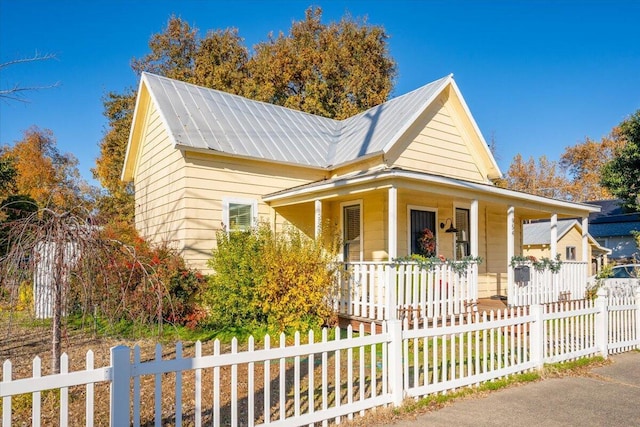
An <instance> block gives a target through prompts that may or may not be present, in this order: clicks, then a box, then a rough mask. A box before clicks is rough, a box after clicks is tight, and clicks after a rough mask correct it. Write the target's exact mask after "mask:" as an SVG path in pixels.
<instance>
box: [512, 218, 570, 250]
mask: <svg viewBox="0 0 640 427" xmlns="http://www.w3.org/2000/svg"><path fill="white" fill-rule="evenodd" d="M575 225H578V226H579V224H578V221H576V220H575V219H563V220H558V239H561V238H562V236H564V235H565V234H567V233H568V232H569V230H571V227H573V226H575ZM580 229H582V227H580ZM522 243H523V244H525V245H548V244H550V243H551V223H550V222H549V221H540V222H533V223H529V224H524V227H523V236H522Z"/></svg>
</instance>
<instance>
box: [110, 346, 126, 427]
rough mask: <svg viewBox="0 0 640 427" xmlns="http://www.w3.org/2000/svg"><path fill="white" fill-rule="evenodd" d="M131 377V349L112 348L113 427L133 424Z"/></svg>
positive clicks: (111, 408)
mask: <svg viewBox="0 0 640 427" xmlns="http://www.w3.org/2000/svg"><path fill="white" fill-rule="evenodd" d="M130 377H131V359H130V350H129V347H126V346H124V345H119V346H116V347H111V402H110V420H111V423H110V425H111V427H117V426H128V425H130V424H131V420H130V417H129V411H130V408H131V402H130V396H129V393H130V391H129V389H130V387H129V382H130Z"/></svg>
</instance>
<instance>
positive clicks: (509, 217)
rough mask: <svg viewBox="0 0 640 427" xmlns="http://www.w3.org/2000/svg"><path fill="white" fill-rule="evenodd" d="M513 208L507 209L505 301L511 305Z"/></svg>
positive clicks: (513, 233) (512, 292)
mask: <svg viewBox="0 0 640 427" xmlns="http://www.w3.org/2000/svg"><path fill="white" fill-rule="evenodd" d="M515 212H516V210H515V208H514V207H513V206H509V208H508V209H507V303H508V304H509V305H513V303H514V301H513V298H514V297H515V295H514V292H515V291H514V288H513V286H514V284H513V268H511V259H512V258H513V256H514V255H515V253H516V252H515V221H516V215H515Z"/></svg>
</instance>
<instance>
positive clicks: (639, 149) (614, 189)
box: [601, 110, 640, 211]
mask: <svg viewBox="0 0 640 427" xmlns="http://www.w3.org/2000/svg"><path fill="white" fill-rule="evenodd" d="M619 129H620V138H621V139H622V141H623V145H622V146H621V147H619V148H618V149H617V150H616V152H615V156H614V157H613V159H612V160H611V161H610V162H608V163H607V164H606V165H605V166H604V167H603V169H602V181H601V182H602V185H603V186H604V187H606V188H607V189H608V190H609V191H610V192H611V193H612V194H613V195H614V196H615V197H618V198H620V199H622V202H623V206H624V207H625V208H627V209H631V210H638V211H640V110H637V111H636V112H635V113H633V114H632V115H631V116H630V117H629V118H628V119H626V120H624V121H623V122H622V123H620V126H619Z"/></svg>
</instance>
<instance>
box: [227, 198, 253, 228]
mask: <svg viewBox="0 0 640 427" xmlns="http://www.w3.org/2000/svg"><path fill="white" fill-rule="evenodd" d="M251 211H252V209H251V205H250V204H242V203H229V230H234V231H237V230H240V231H245V230H248V229H249V228H251V222H252V218H253V214H252V212H251Z"/></svg>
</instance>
